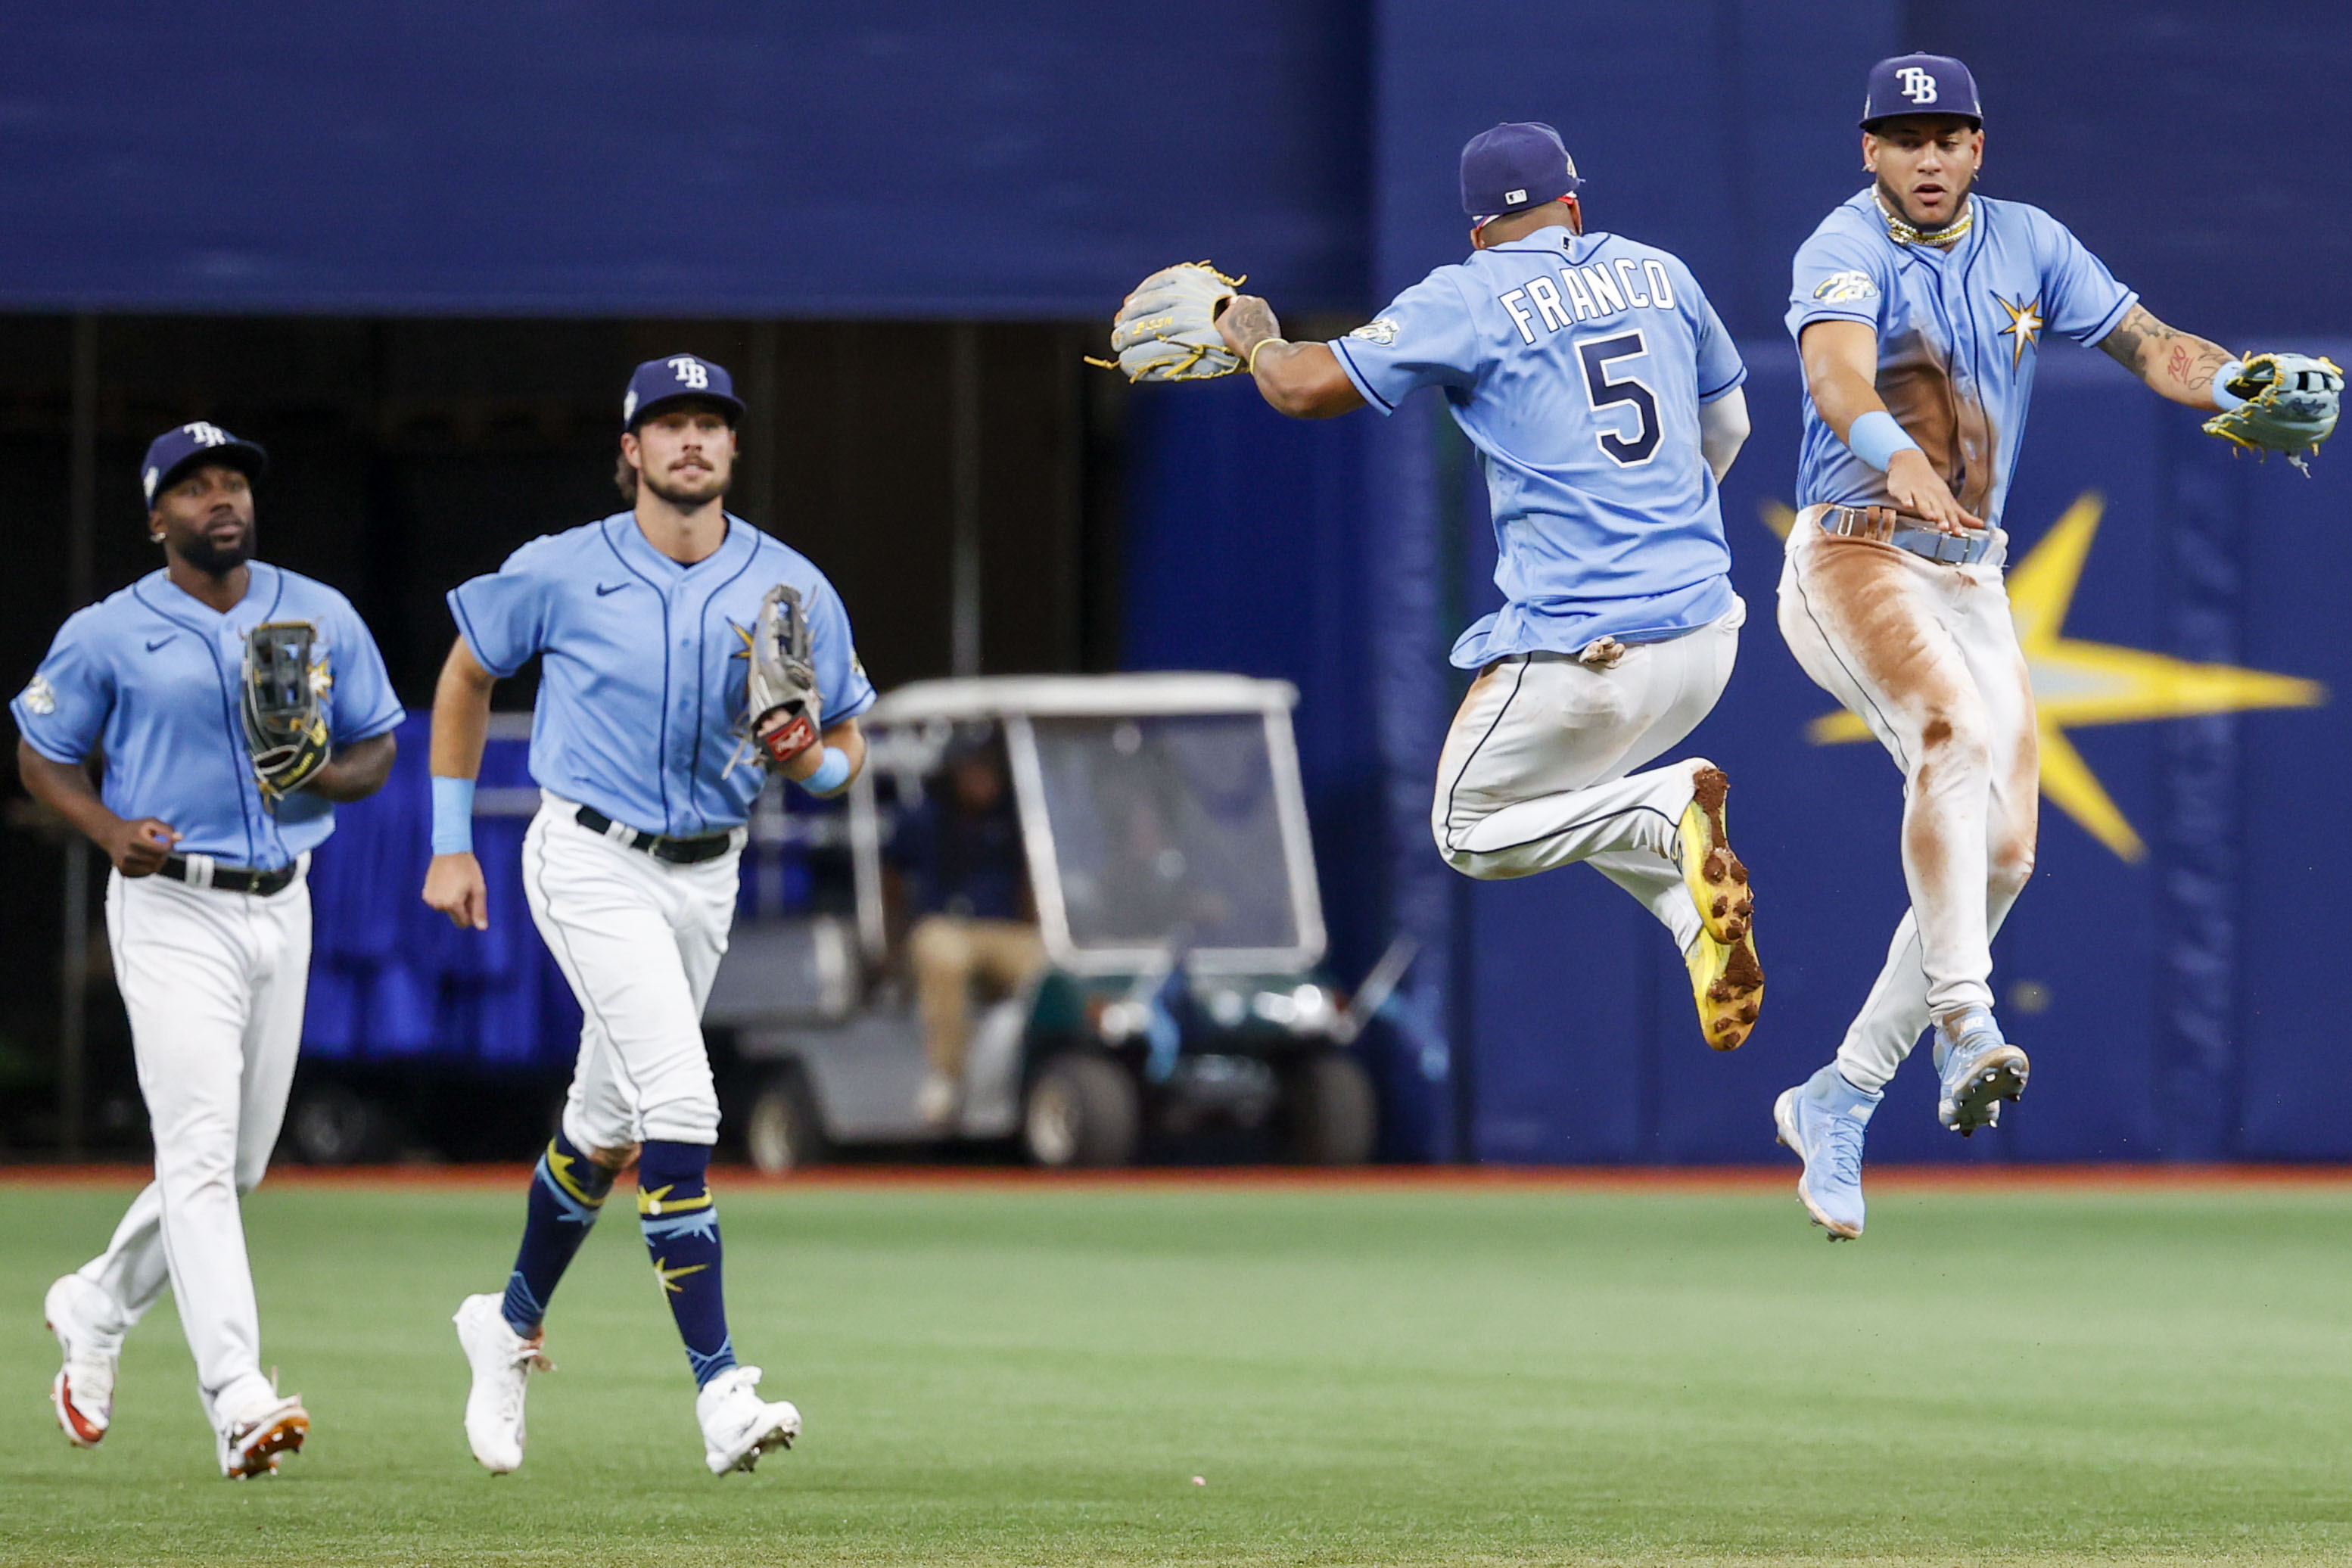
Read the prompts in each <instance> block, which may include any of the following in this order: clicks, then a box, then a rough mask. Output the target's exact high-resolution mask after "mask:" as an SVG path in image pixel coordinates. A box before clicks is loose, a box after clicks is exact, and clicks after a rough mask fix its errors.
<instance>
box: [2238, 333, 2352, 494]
mask: <svg viewBox="0 0 2352 1568" xmlns="http://www.w3.org/2000/svg"><path fill="white" fill-rule="evenodd" d="M2229 390H2230V392H2231V395H2233V396H2237V397H2242V398H2244V399H2245V400H2246V401H2245V402H2243V403H2242V404H2240V405H2238V406H2237V407H2235V408H2232V409H2230V410H2228V411H2227V412H2226V413H2221V414H2216V415H2215V416H2213V417H2212V418H2210V419H2208V420H2207V421H2205V433H2206V434H2207V435H2208V436H2219V437H2221V438H2222V439H2223V440H2225V441H2234V442H2236V443H2237V444H2238V445H2239V446H2241V447H2245V448H2246V449H2247V450H2249V451H2254V452H2284V453H2286V454H2287V461H2288V462H2290V463H2293V464H2294V466H2295V467H2296V468H2301V469H2302V470H2303V471H2304V472H2305V474H2308V473H2310V472H2311V465H2310V463H2309V462H2308V461H2307V459H2308V458H2309V456H2310V455H2311V454H2312V453H2314V452H2316V451H2318V450H2319V444H2320V443H2321V442H2322V441H2325V440H2326V439H2327V437H2330V436H2332V435H2334V434H2335V433H2336V410H2337V408H2338V406H2339V405H2341V404H2342V402H2343V400H2344V373H2343V372H2342V371H2340V370H2338V369H2336V364H2335V362H2334V361H2332V360H2326V359H2311V358H2308V357H2307V356H2305V355H2303V354H2255V355H2253V356H2252V358H2250V359H2248V360H2247V361H2246V363H2245V368H2244V369H2242V370H2241V371H2240V372H2239V373H2238V374H2236V375H2235V376H2233V377H2231V380H2230V386H2229Z"/></svg>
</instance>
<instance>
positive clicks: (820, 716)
mask: <svg viewBox="0 0 2352 1568" xmlns="http://www.w3.org/2000/svg"><path fill="white" fill-rule="evenodd" d="M748 680H749V686H748V690H747V693H746V696H747V700H746V702H745V704H744V710H743V711H744V714H745V716H746V717H747V718H748V719H749V720H750V721H751V738H752V740H753V741H755V742H757V743H758V745H759V748H760V754H761V756H762V757H763V758H764V759H765V760H766V762H767V764H768V766H770V767H772V768H775V767H782V765H783V764H784V763H788V762H791V761H792V760H793V758H794V757H797V756H799V755H800V754H801V753H802V752H805V751H807V750H808V749H809V748H810V747H811V746H814V745H815V744H816V743H817V742H818V741H819V740H821V739H823V737H824V729H823V726H824V699H823V698H821V697H820V696H819V695H818V694H817V689H816V665H815V663H814V660H813V659H812V658H811V656H810V635H809V623H808V616H807V615H806V614H805V613H803V611H802V609H801V595H800V590H799V589H797V588H794V587H793V586H792V585H791V584H786V583H779V584H776V585H775V586H774V587H772V588H771V589H769V590H768V594H767V597H765V598H763V599H761V601H760V616H759V619H758V620H757V621H756V622H755V623H754V624H753V626H752V629H751V674H750V676H749V678H748Z"/></svg>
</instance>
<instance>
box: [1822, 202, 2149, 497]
mask: <svg viewBox="0 0 2352 1568" xmlns="http://www.w3.org/2000/svg"><path fill="white" fill-rule="evenodd" d="M1969 205H1971V206H1972V207H1973V208H1974V209H1975V217H1974V221H1973V222H1972V223H1971V224H1970V225H1969V232H1968V233H1967V234H1965V235H1963V236H1962V237H1960V240H1959V242H1958V244H1956V245H1955V246H1953V247H1952V248H1951V249H1950V250H1949V251H1943V250H1937V249H1936V248H1935V247H1931V246H1914V245H1899V244H1897V243H1895V239H1894V238H1893V237H1891V236H1889V235H1888V234H1887V232H1886V220H1885V217H1884V216H1882V215H1881V214H1880V212H1879V210H1878V203H1877V198H1876V194H1875V192H1874V191H1871V190H1865V191H1863V192H1862V193H1860V194H1859V195H1855V196H1854V197H1853V199H1852V200H1850V201H1848V202H1846V203H1844V204H1843V205H1840V206H1838V207H1836V208H1833V209H1832V211H1831V213H1830V215H1829V216H1827V217H1825V218H1823V219H1822V224H1821V226H1820V227H1819V228H1817V229H1815V230H1814V231H1813V233H1812V237H1811V238H1810V239H1808V240H1806V241H1805V243H1804V245H1803V246H1802V247H1801V248H1800V249H1799V250H1798V252H1797V259H1796V264H1795V277H1794V279H1793V283H1792V286H1791V289H1790V299H1789V331H1790V333H1791V334H1792V335H1794V336H1796V337H1800V338H1801V337H1802V336H1803V335H1804V331H1805V329H1806V328H1807V327H1809V326H1811V324H1812V323H1813V322H1815V321H1861V322H1863V323H1864V324H1865V325H1867V326H1870V327H1872V328H1874V329H1875V330H1876V331H1877V333H1878V395H1879V396H1880V398H1882V399H1883V400H1884V401H1885V404H1886V407H1887V412H1889V413H1891V414H1893V415H1894V416H1895V422H1896V423H1897V424H1899V425H1901V426H1903V429H1904V432H1905V434H1906V435H1908V436H1909V437H1911V438H1912V439H1913V440H1914V441H1916V442H1917V443H1919V446H1920V448H1921V450H1922V451H1924V452H1925V453H1926V454H1927V460H1928V461H1929V462H1930V463H1932V464H1934V465H1935V467H1936V471H1937V473H1938V474H1941V475H1942V476H1943V477H1944V479H1945V482H1946V483H1948V485H1950V486H1951V489H1952V494H1953V495H1954V496H1956V497H1957V498H1958V500H1959V502H1960V504H1961V505H1962V506H1964V507H1966V508H1968V510H1970V511H1972V512H1974V513H1975V514H1976V515H1977V516H1979V517H1981V518H1983V519H1984V520H1985V521H1987V522H1989V523H1991V524H1993V525H1995V526H1996V527H1997V526H1999V524H2000V513H2001V506H2002V503H2003V502H2004V501H2005V500H2007V499H2008V495H2009V481H2010V476H2011V474H2012V473H2013V472H2015V469H2016V463H2017V452H2018V446H2019V443H2020V442H2021V440H2022V439H2023V438H2024V435H2025V412H2026V405H2027V404H2028V403H2029V402H2030V401H2031V400H2032V395H2033V366H2034V358H2035V355H2036V352H2037V350H2038V348H2039V345H2040V342H2041V336H2042V332H2044V331H2054V332H2063V333H2064V334H2065V335H2066V336H2068V337H2070V338H2073V339H2074V341H2075V342H2080V343H2084V344H2095V343H2096V342H2099V340H2100V339H2102V338H2104V337H2105V336H2106V335H2107V334H2108V333H2109V332H2112V331H2115V330H2116V325H2117V324H2118V323H2120V322H2121V321H2123V319H2124V317H2125V316H2126V314H2127V313H2128V312H2129V311H2130V310H2131V307H2132V303H2133V301H2134V300H2137V299H2138V298H2139V296H2137V294H2134V293H2133V292H2132V291H2131V290H2130V289H2126V288H2125V287H2124V286H2123V285H2121V284H2120V283H2117V282H2116V280H2115V279H2114V278H2113V277H2111V276H2110V275H2109V274H2108V272H2107V269H2106V268H2105V266H2103V265H2101V263H2100V261H2099V258H2097V257H2095V256H2093V255H2092V254H2091V253H2090V252H2089V251H2088V250H2085V249H2084V247H2083V245H2082V242H2081V241H2079V240H2077V239H2076V238H2075V237H2074V235H2072V234H2071V233H2069V232H2068V231H2067V229H2066V226H2064V225H2063V224H2061V223H2060V222H2059V221H2058V220H2057V219H2056V218H2053V217H2052V216H2050V215H2049V214H2048V213H2045V212H2043V211H2042V209H2041V208H2040V207H2035V206H2028V205H2026V204H2024V203H2022V202H2001V201H1993V200H1991V199H1990V198H1988V197H1985V196H1974V195H1972V196H1970V197H1969ZM1886 500H1888V497H1887V493H1886V476H1885V474H1883V473H1880V472H1879V471H1878V470H1877V469H1875V468H1872V467H1871V466H1870V465H1869V464H1867V463H1865V462H1864V461H1863V460H1862V459H1861V458H1857V457H1855V456H1854V455H1853V451H1852V450H1851V449H1850V448H1848V447H1847V446H1846V444H1845V443H1844V442H1843V441H1841V440H1839V439H1838V438H1837V437H1836V435H1835V434H1833V433H1832V431H1831V429H1830V427H1829V426H1828V425H1826V424H1825V423H1823V422H1822V416H1821V412H1820V411H1819V410H1818V409H1816V408H1815V407H1814V406H1813V400H1812V397H1811V395H1810V394H1808V395H1807V396H1806V398H1805V435H1804V444H1803V446H1802V447H1801V452H1800V456H1799V458H1798V468H1797V504H1798V505H1799V506H1801V507H1805V506H1811V505H1814V504H1816V503H1819V502H1832V503H1837V504H1854V503H1860V504H1866V505H1879V504H1885V502H1886Z"/></svg>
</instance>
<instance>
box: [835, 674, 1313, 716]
mask: <svg viewBox="0 0 2352 1568" xmlns="http://www.w3.org/2000/svg"><path fill="white" fill-rule="evenodd" d="M1297 704H1298V688H1297V687H1295V686H1293V685H1291V684H1290V682H1288V681H1286V680H1260V679H1254V678H1252V677H1250V676H1246V675H1219V674H1203V673H1194V672H1190V671H1153V672H1150V673H1147V674H1141V675H975V676H967V677H965V678H963V679H955V680H917V681H911V682H909V683H908V684H907V685H905V686H901V687H899V688H898V689H896V690H893V691H889V692H886V693H884V694H883V696H882V697H881V698H880V699H879V700H877V701H876V703H875V704H874V706H873V707H872V708H870V709H868V710H866V715H865V716H866V719H867V720H868V721H871V722H874V723H879V724H892V723H900V724H903V723H920V722H922V721H926V720H942V719H944V720H949V721H970V720H975V719H998V718H1005V717H1010V716H1013V715H1015V714H1023V715H1031V716H1035V717H1040V718H1102V719H1112V718H1122V717H1126V716H1129V715H1143V714H1160V713H1269V712H1273V713H1287V712H1288V711H1290V710H1291V709H1293V708H1295V707H1297Z"/></svg>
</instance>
